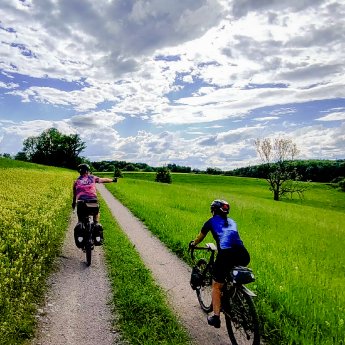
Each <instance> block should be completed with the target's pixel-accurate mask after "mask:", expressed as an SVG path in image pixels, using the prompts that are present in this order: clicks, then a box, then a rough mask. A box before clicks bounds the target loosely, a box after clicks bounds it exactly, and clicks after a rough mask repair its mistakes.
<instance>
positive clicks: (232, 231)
mask: <svg viewBox="0 0 345 345" xmlns="http://www.w3.org/2000/svg"><path fill="white" fill-rule="evenodd" d="M229 212H230V205H229V203H228V202H227V201H225V200H214V201H213V202H212V203H211V213H212V217H211V218H210V219H209V220H208V221H207V222H205V224H204V225H203V227H202V229H201V231H200V233H199V234H198V236H197V237H196V238H195V240H194V241H192V242H190V244H189V245H190V246H191V247H193V246H196V245H197V244H199V243H200V242H201V241H202V240H203V239H204V238H205V237H206V235H207V234H208V233H209V232H211V233H212V235H213V238H214V239H215V241H216V243H217V249H218V254H217V257H216V260H215V263H214V268H213V282H212V306H213V312H214V315H212V316H210V317H208V318H207V321H208V324H209V325H211V326H214V327H216V328H219V327H220V308H221V305H220V304H221V291H222V288H223V285H224V282H225V277H226V275H227V274H228V273H229V271H230V270H231V268H232V267H233V266H236V265H241V266H247V265H248V264H249V261H250V256H249V253H248V251H247V249H246V248H245V246H244V245H243V242H242V240H241V238H240V235H239V233H238V231H237V225H236V222H235V221H234V220H233V219H231V218H229V217H228V214H229Z"/></svg>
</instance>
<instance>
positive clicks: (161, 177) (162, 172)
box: [155, 167, 172, 183]
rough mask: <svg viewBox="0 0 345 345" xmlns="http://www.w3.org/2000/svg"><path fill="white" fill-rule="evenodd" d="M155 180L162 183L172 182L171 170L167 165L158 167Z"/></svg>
mask: <svg viewBox="0 0 345 345" xmlns="http://www.w3.org/2000/svg"><path fill="white" fill-rule="evenodd" d="M155 181H156V182H162V183H171V182H172V179H171V175H170V170H169V169H168V168H167V167H162V168H158V169H157V173H156V178H155Z"/></svg>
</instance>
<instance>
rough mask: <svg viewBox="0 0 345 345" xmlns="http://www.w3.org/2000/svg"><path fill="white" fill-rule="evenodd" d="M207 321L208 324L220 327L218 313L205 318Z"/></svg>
mask: <svg viewBox="0 0 345 345" xmlns="http://www.w3.org/2000/svg"><path fill="white" fill-rule="evenodd" d="M207 322H208V324H209V325H210V326H213V327H215V328H220V317H219V316H218V315H212V316H209V317H208V318H207Z"/></svg>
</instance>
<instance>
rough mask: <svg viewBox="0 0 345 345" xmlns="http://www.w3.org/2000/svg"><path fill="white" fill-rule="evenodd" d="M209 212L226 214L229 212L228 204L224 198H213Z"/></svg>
mask: <svg viewBox="0 0 345 345" xmlns="http://www.w3.org/2000/svg"><path fill="white" fill-rule="evenodd" d="M211 212H214V213H215V214H219V215H227V214H228V213H229V212H230V204H229V203H228V202H227V201H225V200H213V201H212V203H211Z"/></svg>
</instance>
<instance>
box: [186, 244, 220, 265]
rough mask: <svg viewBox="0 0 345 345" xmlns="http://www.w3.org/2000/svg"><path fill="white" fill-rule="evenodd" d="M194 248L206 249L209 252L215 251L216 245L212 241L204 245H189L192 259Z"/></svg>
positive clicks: (193, 257)
mask: <svg viewBox="0 0 345 345" xmlns="http://www.w3.org/2000/svg"><path fill="white" fill-rule="evenodd" d="M194 250H207V251H210V252H215V251H216V250H217V247H216V246H215V245H214V244H213V243H207V244H206V246H205V247H197V246H193V247H191V248H190V256H191V258H192V260H193V261H194V259H195V256H194Z"/></svg>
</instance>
